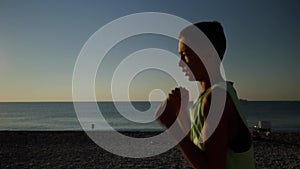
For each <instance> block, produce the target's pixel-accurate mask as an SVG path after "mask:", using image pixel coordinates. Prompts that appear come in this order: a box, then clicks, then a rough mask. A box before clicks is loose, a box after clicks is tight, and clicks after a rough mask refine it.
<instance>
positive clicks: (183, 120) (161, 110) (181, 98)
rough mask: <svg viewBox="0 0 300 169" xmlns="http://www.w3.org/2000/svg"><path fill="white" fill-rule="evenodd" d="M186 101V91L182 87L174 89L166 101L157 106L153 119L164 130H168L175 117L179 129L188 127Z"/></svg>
mask: <svg viewBox="0 0 300 169" xmlns="http://www.w3.org/2000/svg"><path fill="white" fill-rule="evenodd" d="M188 101H189V92H188V90H186V89H185V88H182V87H179V88H175V89H174V90H172V91H171V93H169V95H168V97H167V99H166V100H165V101H163V102H162V103H161V104H160V105H159V106H158V108H157V110H156V112H155V114H154V115H155V118H157V120H158V121H159V122H160V123H161V124H162V125H163V126H165V127H166V128H169V127H170V126H171V125H172V124H173V123H174V122H175V121H176V118H177V117H178V118H179V119H178V120H179V122H180V125H181V127H189V114H188V113H187V105H188Z"/></svg>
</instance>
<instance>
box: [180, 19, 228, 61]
mask: <svg viewBox="0 0 300 169" xmlns="http://www.w3.org/2000/svg"><path fill="white" fill-rule="evenodd" d="M195 26H196V27H197V28H198V29H200V30H201V31H202V32H203V33H204V34H205V35H206V36H207V38H208V39H209V40H210V42H211V43H212V44H213V46H214V47H215V49H216V51H217V52H218V54H219V57H220V59H221V60H222V59H223V56H224V53H225V50H226V37H225V34H224V31H223V27H222V25H221V24H220V23H219V22H217V21H211V22H198V23H195V24H193V25H191V26H188V27H186V28H184V29H183V30H182V31H181V32H180V34H179V38H181V37H185V35H186V34H188V32H189V30H190V29H192V27H195Z"/></svg>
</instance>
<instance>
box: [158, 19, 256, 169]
mask: <svg viewBox="0 0 300 169" xmlns="http://www.w3.org/2000/svg"><path fill="white" fill-rule="evenodd" d="M193 26H196V27H197V28H198V29H200V30H201V31H202V32H203V33H204V34H205V35H206V36H207V37H208V39H209V40H210V41H211V43H212V44H213V46H214V47H215V49H216V51H217V53H218V55H219V58H220V59H221V60H222V59H223V56H224V53H225V49H226V38H225V35H224V32H223V28H222V26H221V24H220V23H219V22H200V23H196V24H194V25H192V26H189V27H187V28H185V29H183V30H182V31H181V32H180V35H179V45H178V50H179V51H178V52H179V54H180V56H181V59H180V61H179V66H180V67H181V68H182V70H183V72H184V73H185V74H186V76H187V77H188V79H189V80H190V81H198V82H200V85H201V91H200V96H199V97H198V98H197V100H196V101H195V103H194V105H193V106H192V107H191V109H190V118H186V117H184V118H183V119H179V120H181V121H186V119H191V121H189V122H188V123H186V122H182V123H183V124H188V125H189V126H190V128H189V129H191V130H190V132H189V133H188V135H186V137H184V138H183V139H182V140H181V141H180V142H179V143H178V147H179V149H180V151H181V152H182V153H183V155H184V156H185V158H186V159H187V160H188V161H189V163H190V164H191V165H192V166H193V167H194V168H202V169H222V168H226V169H232V168H236V169H253V168H254V153H253V145H252V139H251V136H250V133H249V129H248V124H247V121H246V119H245V117H244V115H243V114H242V112H241V110H240V107H239V99H238V98H237V95H236V92H235V89H234V88H233V86H232V85H233V82H225V81H224V79H223V78H222V76H221V73H220V71H219V66H220V65H218V67H216V71H214V72H213V73H214V74H213V76H214V79H215V84H210V83H211V81H210V77H209V74H208V72H207V70H206V68H205V65H204V63H203V62H202V61H201V59H200V57H198V55H197V54H196V53H195V52H194V51H193V50H192V49H191V48H189V46H187V44H186V43H185V42H187V41H188V40H189V39H190V38H191V36H192V35H190V31H191V29H192V27H193ZM199 45H200V44H199ZM203 57H210V56H203ZM208 59H211V58H208ZM222 83H223V84H224V83H226V85H227V88H226V89H225V88H222V87H221V86H220V85H219V84H222ZM212 91H213V92H216V94H217V95H218V94H222V93H223V94H225V95H226V102H225V107H224V111H223V112H222V113H223V114H222V117H221V119H220V122H219V124H218V126H217V128H216V129H215V130H214V132H213V134H212V135H211V136H210V137H209V136H207V135H206V131H207V130H208V129H209V127H211V124H208V122H207V121H206V118H207V116H208V113H209V109H210V105H211V100H212ZM224 92H225V93H224ZM180 96H181V97H180ZM187 102H188V91H187V90H186V89H184V88H181V87H180V88H175V89H174V90H172V92H171V93H170V94H169V95H168V98H167V99H166V101H164V102H163V103H162V104H161V106H160V107H159V108H158V110H157V112H156V116H158V114H159V112H162V114H161V115H160V116H159V117H158V120H159V122H160V123H161V124H162V125H164V126H165V127H166V128H169V127H170V126H171V125H172V124H173V123H174V121H175V120H176V117H177V115H178V113H179V111H180V104H181V103H184V104H183V105H182V106H186V105H187V104H185V103H187ZM164 107H165V109H163V108H164ZM184 113H185V115H186V116H189V113H188V112H184ZM177 125H179V126H180V129H181V130H182V131H185V130H186V128H185V126H184V125H180V124H177ZM205 126H206V128H205ZM182 131H176V132H182ZM203 131H204V132H203ZM170 134H171V135H172V136H174V139H176V134H175V133H170ZM202 140H204V142H202Z"/></svg>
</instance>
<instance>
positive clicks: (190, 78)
mask: <svg viewBox="0 0 300 169" xmlns="http://www.w3.org/2000/svg"><path fill="white" fill-rule="evenodd" d="M187 79H188V80H189V81H196V79H195V78H194V77H192V76H187Z"/></svg>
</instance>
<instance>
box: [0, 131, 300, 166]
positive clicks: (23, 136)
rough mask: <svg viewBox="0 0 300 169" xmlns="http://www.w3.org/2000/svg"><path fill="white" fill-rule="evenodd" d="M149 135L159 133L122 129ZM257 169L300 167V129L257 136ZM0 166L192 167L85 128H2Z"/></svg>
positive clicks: (170, 154)
mask: <svg viewBox="0 0 300 169" xmlns="http://www.w3.org/2000/svg"><path fill="white" fill-rule="evenodd" d="M123 134H125V135H129V136H133V137H149V136H153V135H156V134H158V133H157V132H123ZM254 150H255V161H256V168H258V169H267V168H268V169H277V168H280V169H281V168H290V169H299V168H300V132H276V133H272V135H271V136H269V137H261V138H259V139H254ZM0 168H99V169H105V168H107V169H111V168H124V169H125V168H126V169H128V168H174V169H175V168H178V169H181V168H191V167H190V166H189V164H188V163H187V162H186V160H185V159H184V157H183V156H182V155H181V153H180V151H179V150H178V149H177V148H176V147H174V148H172V149H170V150H169V151H167V152H165V153H163V154H160V155H157V156H154V157H148V158H126V157H121V156H118V155H114V154H112V153H110V152H108V151H106V150H104V149H102V148H101V147H99V146H98V145H96V144H95V143H94V142H93V141H92V140H91V139H90V138H89V137H88V136H87V135H86V134H85V133H84V132H82V131H1V132H0Z"/></svg>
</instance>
